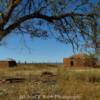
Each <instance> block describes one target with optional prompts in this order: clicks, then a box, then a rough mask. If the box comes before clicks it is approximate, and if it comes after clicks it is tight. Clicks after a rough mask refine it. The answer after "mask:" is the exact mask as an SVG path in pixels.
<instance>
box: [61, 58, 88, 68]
mask: <svg viewBox="0 0 100 100" xmlns="http://www.w3.org/2000/svg"><path fill="white" fill-rule="evenodd" d="M63 63H64V66H65V67H83V66H87V65H85V60H83V59H79V58H73V59H71V58H64V59H63Z"/></svg>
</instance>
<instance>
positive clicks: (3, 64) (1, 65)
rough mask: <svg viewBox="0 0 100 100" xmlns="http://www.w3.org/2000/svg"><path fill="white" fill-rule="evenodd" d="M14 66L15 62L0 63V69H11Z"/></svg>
mask: <svg viewBox="0 0 100 100" xmlns="http://www.w3.org/2000/svg"><path fill="white" fill-rule="evenodd" d="M16 65H17V64H16V62H15V61H0V68H6V67H13V66H16Z"/></svg>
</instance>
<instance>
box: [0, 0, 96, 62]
mask: <svg viewBox="0 0 100 100" xmlns="http://www.w3.org/2000/svg"><path fill="white" fill-rule="evenodd" d="M79 1H80V0H79ZM92 1H93V3H95V2H96V0H92ZM97 1H98V0H97ZM71 7H72V6H71ZM43 27H44V26H43ZM1 44H2V45H1V46H0V60H4V59H8V58H12V59H15V60H16V61H21V62H24V61H27V62H62V61H63V58H64V57H69V56H71V55H73V50H72V47H71V46H70V45H65V44H62V43H60V42H58V41H56V40H55V39H47V40H43V39H39V38H33V39H30V37H29V36H24V39H23V38H22V37H21V36H19V35H18V34H17V35H16V34H13V33H12V34H10V35H9V36H7V37H6V38H5V39H4V40H3V41H2V43H1Z"/></svg>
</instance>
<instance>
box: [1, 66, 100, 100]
mask: <svg viewBox="0 0 100 100" xmlns="http://www.w3.org/2000/svg"><path fill="white" fill-rule="evenodd" d="M15 78H18V79H21V80H19V81H16V80H13V79H15ZM11 80H13V81H11ZM0 100H100V69H99V68H95V69H94V68H64V67H63V65H50V64H44V65H43V64H38V65H37V64H35V65H18V67H15V68H1V69H0Z"/></svg>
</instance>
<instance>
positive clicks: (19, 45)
mask: <svg viewBox="0 0 100 100" xmlns="http://www.w3.org/2000/svg"><path fill="white" fill-rule="evenodd" d="M72 54H73V50H72V48H71V46H70V45H65V44H63V43H60V42H58V41H56V40H55V39H46V40H45V39H39V38H33V39H30V37H29V36H25V38H24V39H23V38H22V37H21V36H19V35H14V34H10V35H9V36H7V37H6V38H5V39H4V40H3V41H2V45H1V46H0V60H4V59H8V58H12V59H15V60H16V61H21V62H24V61H27V62H62V61H63V58H64V57H68V56H71V55H72Z"/></svg>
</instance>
